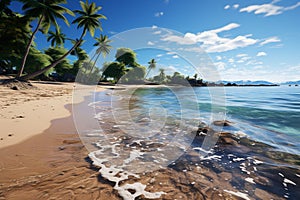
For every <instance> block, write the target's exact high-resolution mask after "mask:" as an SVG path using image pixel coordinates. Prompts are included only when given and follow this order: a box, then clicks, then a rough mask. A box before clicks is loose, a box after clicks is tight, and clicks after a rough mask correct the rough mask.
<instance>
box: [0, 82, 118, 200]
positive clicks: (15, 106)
mask: <svg viewBox="0 0 300 200" xmlns="http://www.w3.org/2000/svg"><path fill="white" fill-rule="evenodd" d="M33 85H34V86H36V87H37V89H30V90H16V91H15V90H11V89H9V88H6V87H3V86H1V87H0V93H1V121H0V124H1V133H0V134H1V140H0V147H1V151H0V158H1V161H0V173H1V176H0V199H82V198H83V199H97V197H99V196H101V198H102V197H103V198H110V199H118V198H115V197H114V196H115V195H113V194H114V192H113V191H112V187H111V186H110V185H109V184H102V183H101V182H99V181H98V179H97V177H98V175H99V174H98V172H97V169H96V168H94V167H92V166H91V165H90V162H89V161H88V160H86V158H87V154H88V153H87V151H86V149H85V148H84V146H83V145H82V144H81V141H80V139H79V138H78V135H77V132H76V129H75V127H74V124H73V119H72V117H71V116H70V112H71V103H72V90H73V86H74V84H73V83H55V82H33ZM100 188H101V190H100Z"/></svg>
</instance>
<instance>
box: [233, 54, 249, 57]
mask: <svg viewBox="0 0 300 200" xmlns="http://www.w3.org/2000/svg"><path fill="white" fill-rule="evenodd" d="M246 56H248V54H245V53H242V54H238V55H236V57H238V58H242V57H246Z"/></svg>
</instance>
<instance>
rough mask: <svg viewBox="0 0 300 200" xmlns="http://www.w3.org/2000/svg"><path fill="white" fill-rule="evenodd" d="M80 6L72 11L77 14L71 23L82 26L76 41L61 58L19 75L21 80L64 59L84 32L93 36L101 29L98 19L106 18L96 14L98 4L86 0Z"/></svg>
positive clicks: (29, 77)
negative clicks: (34, 70)
mask: <svg viewBox="0 0 300 200" xmlns="http://www.w3.org/2000/svg"><path fill="white" fill-rule="evenodd" d="M80 6H81V8H82V10H75V11H74V12H75V13H76V14H78V15H79V17H77V18H76V19H75V20H74V21H73V22H72V24H75V23H76V24H78V25H77V28H83V31H82V33H81V36H80V38H79V39H78V40H77V42H76V43H75V44H74V45H73V46H72V48H71V49H70V50H69V51H68V52H66V53H65V54H64V55H63V56H62V57H61V58H59V59H57V60H55V61H53V62H52V63H51V64H50V65H48V66H46V67H45V68H43V69H41V70H38V71H36V72H34V73H32V74H29V75H25V76H23V77H21V79H22V80H28V79H31V78H34V77H36V76H39V75H41V74H43V73H44V72H46V71H47V70H49V69H51V68H52V67H55V66H56V65H57V64H58V63H60V62H61V61H63V60H64V58H65V57H67V56H68V55H69V54H70V53H71V52H72V51H74V49H75V48H76V47H77V46H78V45H79V44H80V43H81V42H82V39H83V37H84V36H85V34H86V32H87V31H89V32H90V34H91V36H92V37H94V33H95V30H96V29H97V28H99V29H100V30H101V31H102V27H101V22H100V19H106V17H105V16H104V15H101V14H97V12H98V11H99V10H101V9H102V7H100V6H96V4H95V3H94V2H93V3H91V4H89V2H88V1H87V0H86V2H85V3H84V2H82V1H80Z"/></svg>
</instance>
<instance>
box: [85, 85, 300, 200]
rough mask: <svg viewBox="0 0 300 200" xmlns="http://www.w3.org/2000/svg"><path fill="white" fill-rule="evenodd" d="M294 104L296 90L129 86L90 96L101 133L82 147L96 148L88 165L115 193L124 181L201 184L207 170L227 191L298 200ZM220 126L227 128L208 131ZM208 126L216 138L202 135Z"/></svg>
mask: <svg viewBox="0 0 300 200" xmlns="http://www.w3.org/2000/svg"><path fill="white" fill-rule="evenodd" d="M299 99H300V87H284V86H281V87H224V88H221V87H195V88H187V87H171V86H161V87H157V86H155V87H149V86H145V87H144V86H141V87H134V86H126V87H124V88H123V89H122V88H119V89H116V90H107V91H105V92H99V93H96V94H95V99H94V100H95V102H93V103H92V104H91V106H92V107H93V108H94V111H95V114H96V115H95V119H97V120H98V122H99V125H100V126H99V127H100V130H99V129H96V130H93V131H91V130H88V131H86V132H84V133H83V135H82V136H81V139H82V140H85V139H86V142H88V143H91V144H93V145H95V147H96V149H93V150H92V151H91V152H90V154H89V157H90V158H91V160H92V161H93V162H94V165H96V166H98V167H100V168H101V170H100V173H101V175H102V176H103V177H105V178H106V179H107V180H109V181H111V182H114V183H115V185H116V186H115V189H116V190H118V191H119V192H122V191H123V190H124V188H122V187H123V186H122V185H119V182H122V181H124V180H127V179H129V178H128V174H133V175H134V176H136V177H137V176H139V175H141V174H144V175H145V174H147V173H151V172H155V171H156V170H161V169H166V170H168V169H172V170H175V171H177V172H180V173H186V172H187V171H190V172H193V173H194V175H195V177H198V176H199V177H203V175H204V174H207V171H206V170H209V171H210V173H208V174H211V175H212V174H216V175H217V176H215V177H212V178H210V181H211V182H214V183H215V182H216V183H219V185H218V184H217V185H214V187H216V188H223V189H224V191H225V190H226V191H236V190H238V191H239V192H240V193H239V194H242V195H245V196H246V197H248V196H249V197H252V198H253V199H270V198H269V197H268V195H269V194H270V195H276V197H274V198H273V199H279V198H277V197H280V198H284V199H287V198H289V199H295V200H296V199H297V200H298V199H299V197H300V192H299V189H298V188H299V185H300V178H299V177H300V168H299V166H300V157H299V156H300V112H299V111H300V103H299ZM224 119H226V120H229V121H230V122H231V125H230V126H226V127H220V126H216V125H214V123H213V122H214V121H215V120H224ZM207 126H209V127H210V128H212V129H213V130H214V131H215V132H213V134H210V133H209V131H206V132H205V131H204V129H203V127H205V128H206V129H207V130H208V129H209V128H207ZM199 130H201V131H199ZM198 131H199V132H198ZM220 131H222V132H223V133H222V134H220V135H219V134H215V133H216V132H220ZM225 132H226V133H225ZM222 135H223V136H222ZM215 136H216V137H215ZM228 141H229V142H228ZM199 168H201V169H205V170H203V171H201V170H200V171H198V169H199ZM119 173H120V174H119ZM221 173H225V174H227V175H230V177H232V178H229V180H228V181H226V183H227V182H228V185H226V184H223V183H222V182H219V181H220V177H221V176H223V175H221ZM117 175H118V176H117ZM151 177H152V176H151ZM197 181H198V182H199V183H202V181H203V179H201V178H200V179H199V180H197ZM144 186H145V187H146V185H144ZM223 189H222V190H223ZM257 189H260V190H262V191H263V192H264V194H266V195H267V196H265V197H264V198H261V197H260V195H259V193H256V191H257ZM156 192H160V190H159V191H156ZM164 192H165V191H164ZM128 194H129V193H128ZM153 195H155V194H154V193H153ZM174 198H175V197H174ZM245 199H248V198H245Z"/></svg>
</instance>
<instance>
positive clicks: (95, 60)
mask: <svg viewBox="0 0 300 200" xmlns="http://www.w3.org/2000/svg"><path fill="white" fill-rule="evenodd" d="M100 54H101V53H99V54H98V55H97V57H96V60H95V62H94V64H93V66H92V69H91V71H90V74H91V73H92V72H93V70H94V68H95V65H96V63H97V61H98V59H99V56H100Z"/></svg>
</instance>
